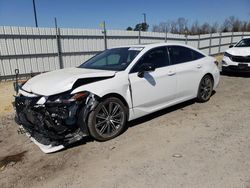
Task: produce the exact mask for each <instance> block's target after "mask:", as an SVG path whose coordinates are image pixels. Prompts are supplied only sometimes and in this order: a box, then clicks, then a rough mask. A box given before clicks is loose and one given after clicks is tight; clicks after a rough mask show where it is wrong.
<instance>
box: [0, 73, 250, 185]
mask: <svg viewBox="0 0 250 188" xmlns="http://www.w3.org/2000/svg"><path fill="white" fill-rule="evenodd" d="M7 85H8V84H7ZM11 85H12V84H9V85H8V86H6V87H5V86H3V85H0V91H1V95H0V96H1V97H3V93H7V94H12V88H11V89H9V88H10V87H11ZM8 100H9V99H8ZM6 101H7V99H6ZM6 101H5V100H0V106H1V108H0V109H1V118H0V187H1V188H5V187H44V188H45V187H46V188H47V187H60V188H61V187H102V188H106V187H107V188H112V187H137V188H139V187H192V188H195V187H197V188H198V187H199V188H200V187H218V188H222V187H246V188H250V76H244V77H241V76H235V75H234V76H233V75H231V76H221V82H220V85H219V87H218V88H217V90H216V93H215V94H214V95H213V96H212V98H211V99H210V101H209V102H207V103H204V104H199V103H195V102H194V101H189V102H186V103H183V104H180V105H177V106H174V107H171V108H168V109H166V110H162V111H160V112H157V113H154V114H153V115H150V116H146V117H143V118H141V119H138V120H136V121H133V122H131V123H129V128H128V130H127V131H126V132H125V133H123V134H122V135H121V136H119V137H117V138H115V139H113V140H111V141H108V142H102V143H101V142H96V141H92V140H91V139H86V140H84V141H83V142H82V143H79V144H77V145H75V146H73V147H71V148H69V149H66V150H63V151H61V152H57V153H54V154H44V153H42V152H41V151H40V149H39V148H38V147H37V146H36V145H34V144H33V143H32V142H31V141H30V140H29V139H28V138H27V137H26V136H25V135H23V134H18V133H17V126H16V125H15V123H14V121H13V113H12V112H11V111H10V110H9V111H8V109H9V107H10V106H9V104H4V103H3V102H6Z"/></svg>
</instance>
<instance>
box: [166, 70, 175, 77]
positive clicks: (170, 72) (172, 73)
mask: <svg viewBox="0 0 250 188" xmlns="http://www.w3.org/2000/svg"><path fill="white" fill-rule="evenodd" d="M175 74H176V72H173V71H169V72H168V76H173V75H175Z"/></svg>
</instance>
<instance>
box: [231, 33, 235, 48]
mask: <svg viewBox="0 0 250 188" xmlns="http://www.w3.org/2000/svg"><path fill="white" fill-rule="evenodd" d="M233 37H234V32H232V35H231V45H232V44H233Z"/></svg>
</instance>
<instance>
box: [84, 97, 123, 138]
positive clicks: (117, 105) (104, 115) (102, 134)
mask: <svg viewBox="0 0 250 188" xmlns="http://www.w3.org/2000/svg"><path fill="white" fill-rule="evenodd" d="M126 121H127V108H126V107H125V106H124V104H123V103H122V102H121V100H119V99H118V98H115V97H110V98H106V99H104V101H102V102H101V103H99V105H98V106H97V108H96V109H95V110H94V111H92V112H90V114H89V117H88V128H89V132H90V135H91V136H92V137H93V138H94V139H95V140H98V141H107V140H110V139H112V138H115V137H117V136H118V135H120V134H121V133H122V131H123V130H124V128H125V124H126Z"/></svg>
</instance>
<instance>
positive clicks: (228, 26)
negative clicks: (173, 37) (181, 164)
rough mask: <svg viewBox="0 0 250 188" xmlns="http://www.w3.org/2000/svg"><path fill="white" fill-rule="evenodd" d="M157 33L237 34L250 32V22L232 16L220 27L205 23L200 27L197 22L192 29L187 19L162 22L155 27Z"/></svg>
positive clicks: (215, 24) (216, 24)
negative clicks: (238, 32)
mask: <svg viewBox="0 0 250 188" xmlns="http://www.w3.org/2000/svg"><path fill="white" fill-rule="evenodd" d="M153 31H155V32H166V31H167V32H171V33H178V34H187V33H188V34H191V35H197V34H207V33H217V32H232V31H233V32H237V31H250V22H249V21H248V22H247V21H240V20H239V19H238V18H236V17H235V16H230V17H228V18H227V19H225V21H224V22H223V24H221V25H219V24H218V23H217V22H215V23H213V24H212V25H210V24H209V23H207V22H205V23H203V24H202V25H199V23H198V21H195V22H194V23H193V24H192V25H191V27H188V20H187V19H185V18H182V17H181V18H178V19H177V20H173V21H170V20H169V21H167V22H161V23H160V24H158V25H154V26H153Z"/></svg>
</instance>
